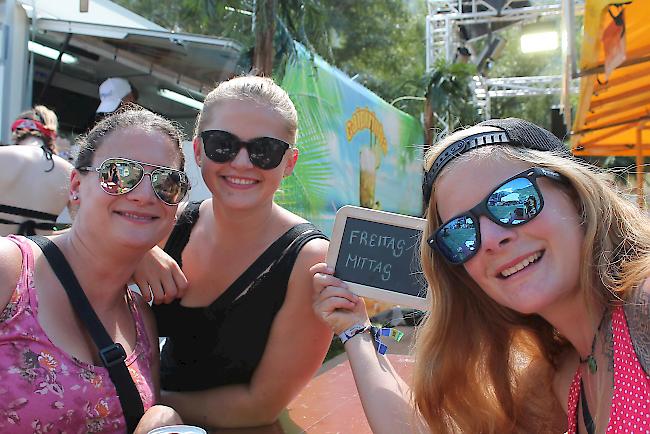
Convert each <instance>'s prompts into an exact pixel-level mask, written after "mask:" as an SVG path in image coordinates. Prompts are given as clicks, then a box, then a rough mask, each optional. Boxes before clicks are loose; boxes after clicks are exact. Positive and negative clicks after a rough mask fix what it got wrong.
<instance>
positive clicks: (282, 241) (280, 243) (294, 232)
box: [219, 223, 327, 305]
mask: <svg viewBox="0 0 650 434" xmlns="http://www.w3.org/2000/svg"><path fill="white" fill-rule="evenodd" d="M310 231H311V232H313V235H314V236H313V238H325V239H326V238H327V237H325V235H323V234H322V233H321V232H320V231H319V230H318V229H317V228H316V227H315V226H314V225H313V224H311V223H300V224H297V225H296V226H294V227H292V228H291V229H289V230H288V231H287V232H285V233H284V235H282V236H281V237H280V238H278V239H277V240H275V241H274V242H273V244H271V246H270V247H269V248H268V249H266V250H265V251H264V253H262V255H260V257H259V258H257V260H256V261H255V262H254V263H253V264H252V265H251V266H250V267H249V268H248V269H247V270H246V271H244V272H243V273H242V274H241V276H239V277H238V278H237V280H235V281H234V282H233V283H232V285H230V287H229V288H228V290H227V291H226V292H225V293H224V294H223V295H222V296H221V297H219V303H220V304H222V305H230V304H232V302H233V301H235V299H237V297H239V295H240V294H241V293H242V292H243V291H244V290H245V289H246V288H248V287H249V286H250V284H251V283H252V282H253V281H254V280H255V279H256V278H257V277H258V276H259V275H260V274H262V272H263V271H264V270H266V269H267V268H269V267H270V266H271V264H273V262H275V261H277V260H278V259H280V258H281V255H282V252H284V251H285V250H286V248H287V247H289V245H290V244H291V243H293V242H294V241H295V240H296V238H298V237H299V236H300V235H302V234H303V233H305V232H310ZM303 245H304V244H303Z"/></svg>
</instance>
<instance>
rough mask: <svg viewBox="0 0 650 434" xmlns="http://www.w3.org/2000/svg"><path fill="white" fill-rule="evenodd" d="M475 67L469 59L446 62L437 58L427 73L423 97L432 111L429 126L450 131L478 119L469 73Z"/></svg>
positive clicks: (473, 72)
mask: <svg viewBox="0 0 650 434" xmlns="http://www.w3.org/2000/svg"><path fill="white" fill-rule="evenodd" d="M474 75H476V67H475V66H474V65H472V64H469V63H447V62H445V61H444V59H438V61H436V63H435V65H434V67H433V69H432V70H431V71H430V73H429V75H428V76H427V80H428V81H427V85H426V89H427V92H426V98H427V101H428V102H429V104H430V107H431V110H432V112H433V118H434V123H433V125H429V126H428V127H429V128H434V129H445V125H446V126H448V127H449V130H450V131H453V130H455V129H456V128H457V127H459V126H464V125H471V124H473V123H475V122H476V121H477V120H478V112H477V110H476V107H475V105H474V99H473V95H472V86H471V82H472V77H473V76H474Z"/></svg>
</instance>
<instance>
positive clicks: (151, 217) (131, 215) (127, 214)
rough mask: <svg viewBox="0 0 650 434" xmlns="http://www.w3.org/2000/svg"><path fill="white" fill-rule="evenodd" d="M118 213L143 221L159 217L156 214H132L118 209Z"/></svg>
mask: <svg viewBox="0 0 650 434" xmlns="http://www.w3.org/2000/svg"><path fill="white" fill-rule="evenodd" d="M116 213H117V214H119V215H121V216H122V217H126V218H129V219H132V220H137V221H141V222H147V221H152V220H155V219H157V218H158V217H155V216H145V215H138V214H132V213H130V212H122V211H116Z"/></svg>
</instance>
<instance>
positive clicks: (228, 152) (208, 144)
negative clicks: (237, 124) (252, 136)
mask: <svg viewBox="0 0 650 434" xmlns="http://www.w3.org/2000/svg"><path fill="white" fill-rule="evenodd" d="M201 139H202V140H203V149H204V150H205V155H206V156H207V157H208V158H209V159H210V160H212V161H214V162H216V163H226V162H228V161H230V160H232V159H234V158H235V157H236V156H237V152H239V147H238V146H237V144H238V143H237V138H236V137H235V136H233V135H232V134H229V133H227V132H225V131H218V130H211V131H203V132H202V133H201Z"/></svg>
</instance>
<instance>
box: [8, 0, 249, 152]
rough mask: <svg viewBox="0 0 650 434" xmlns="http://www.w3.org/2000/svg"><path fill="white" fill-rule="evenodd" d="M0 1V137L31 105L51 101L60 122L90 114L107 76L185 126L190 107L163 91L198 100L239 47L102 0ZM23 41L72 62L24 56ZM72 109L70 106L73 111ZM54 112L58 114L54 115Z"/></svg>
mask: <svg viewBox="0 0 650 434" xmlns="http://www.w3.org/2000/svg"><path fill="white" fill-rule="evenodd" d="M83 3H84V0H81V1H80V0H56V1H54V0H0V13H1V14H2V15H1V16H0V19H1V20H2V23H3V27H4V32H3V33H2V37H3V41H2V42H3V44H4V46H5V47H8V49H7V50H6V52H5V56H4V57H3V58H2V60H1V61H0V84H1V85H0V89H1V92H2V95H1V97H2V112H1V116H0V139H1V140H3V141H6V140H7V138H8V134H9V133H8V131H7V130H8V128H7V126H8V125H10V123H11V120H12V119H13V118H14V117H15V116H16V115H17V114H18V113H19V112H20V111H21V110H23V109H25V108H27V107H29V106H31V105H32V102H33V101H34V102H40V103H45V104H46V105H48V106H54V108H55V110H56V111H57V114H60V117H62V121H63V122H62V124H63V127H64V128H65V127H66V123H67V127H68V128H69V129H71V130H75V129H77V130H78V129H79V128H81V127H82V126H80V125H76V124H74V122H75V120H77V119H79V117H80V116H83V115H84V114H88V112H91V113H90V114H92V113H93V112H94V109H95V108H96V106H97V104H98V103H99V100H98V86H99V84H101V82H102V81H103V80H104V79H105V78H107V77H114V76H117V77H123V78H126V79H128V80H129V81H131V83H133V85H134V86H135V87H136V89H137V90H138V92H139V94H140V98H139V100H138V102H139V103H140V104H141V105H143V106H145V107H147V108H151V109H153V110H155V111H157V112H159V113H162V114H163V115H166V116H168V117H171V118H174V119H176V120H178V121H181V123H184V124H185V125H190V124H191V122H192V119H193V118H194V117H195V115H196V113H197V110H196V108H191V107H189V106H187V105H185V104H181V103H178V102H174V101H170V100H168V99H166V98H163V97H162V96H160V91H161V90H163V89H165V90H171V91H173V92H176V93H178V94H182V95H185V96H187V97H189V98H191V99H195V100H198V101H201V100H202V99H203V96H204V95H205V94H206V93H207V92H208V91H209V90H210V89H211V88H212V87H214V85H215V83H217V82H219V81H221V80H224V79H226V78H229V77H230V76H232V75H233V74H235V73H236V72H237V71H236V68H237V64H238V61H239V58H240V54H241V51H242V47H241V46H240V45H239V44H238V43H237V42H235V41H232V40H229V39H225V38H218V37H209V36H200V35H193V34H184V33H174V32H171V31H169V30H166V29H164V28H162V27H160V26H159V25H157V24H155V23H153V22H151V21H149V20H146V19H145V18H143V17H141V16H139V15H137V14H135V13H133V12H131V11H129V10H127V9H125V8H123V7H121V6H119V5H116V4H115V3H112V2H111V1H109V0H88V11H87V12H82V11H81V9H82V8H81V7H80V6H81V5H82V4H83ZM28 41H33V42H36V43H38V44H40V45H42V46H45V47H48V48H50V49H53V50H55V52H57V53H58V52H64V53H66V54H67V55H69V56H72V57H73V58H74V59H75V61H74V62H73V63H68V64H66V63H62V62H57V61H56V60H55V59H50V58H47V57H45V56H42V55H36V54H30V53H29V52H28V50H27V46H28ZM75 110H76V111H75ZM61 115H62V116H61Z"/></svg>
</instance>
